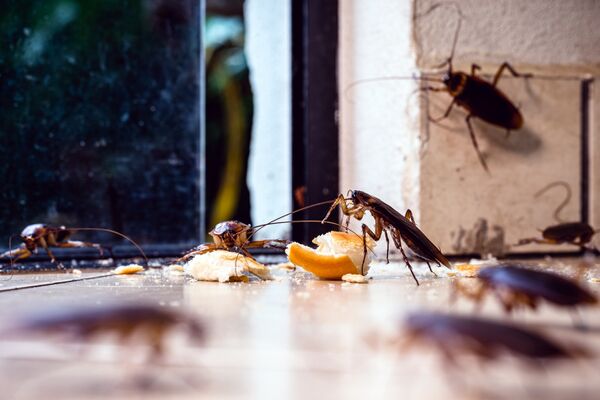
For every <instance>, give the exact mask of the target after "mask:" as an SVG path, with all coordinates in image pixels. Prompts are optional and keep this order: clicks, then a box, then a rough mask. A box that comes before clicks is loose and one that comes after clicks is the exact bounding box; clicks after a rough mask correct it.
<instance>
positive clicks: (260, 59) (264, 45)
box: [245, 0, 292, 238]
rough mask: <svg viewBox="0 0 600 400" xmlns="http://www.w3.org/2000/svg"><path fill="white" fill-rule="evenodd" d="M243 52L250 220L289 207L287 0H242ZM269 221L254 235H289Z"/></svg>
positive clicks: (285, 228) (267, 217)
mask: <svg viewBox="0 0 600 400" xmlns="http://www.w3.org/2000/svg"><path fill="white" fill-rule="evenodd" d="M245 21H246V55H247V57H248V64H249V67H250V81H251V84H252V91H253V93H254V107H255V108H254V125H253V127H252V143H251V144H250V160H249V166H248V177H247V179H248V185H249V187H250V194H251V202H252V210H251V212H252V221H253V223H254V224H255V225H257V224H261V223H265V222H267V221H269V220H271V219H273V218H275V217H278V216H280V215H282V214H285V213H287V212H289V211H290V210H291V207H292V204H291V192H292V189H291V187H292V183H291V160H292V155H291V10H290V2H289V0H246V3H245ZM290 232H291V228H290V226H289V225H285V224H284V225H274V226H270V227H268V228H265V229H264V230H261V231H260V232H259V234H257V237H256V238H285V237H289V233H290Z"/></svg>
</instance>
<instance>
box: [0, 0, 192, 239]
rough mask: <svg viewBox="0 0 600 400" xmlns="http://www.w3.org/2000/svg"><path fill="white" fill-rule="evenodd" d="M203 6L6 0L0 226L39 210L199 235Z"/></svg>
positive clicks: (55, 221) (64, 219)
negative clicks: (200, 83)
mask: <svg viewBox="0 0 600 400" xmlns="http://www.w3.org/2000/svg"><path fill="white" fill-rule="evenodd" d="M198 7H199V5H198V2H197V1H194V0H179V1H172V0H153V1H148V0H102V1H97V0H43V1H42V0H40V1H22V0H9V1H5V2H3V9H2V14H1V16H0V40H1V43H2V44H3V45H2V47H1V48H0V140H1V141H2V142H1V145H0V159H1V160H2V163H0V173H1V174H2V176H3V181H4V182H3V185H2V191H0V198H1V201H2V205H3V206H2V208H0V237H1V238H5V237H8V236H9V235H11V234H14V233H19V232H21V230H22V229H23V228H24V227H25V226H26V225H28V224H32V223H38V222H40V223H46V224H50V225H66V226H76V227H81V226H89V227H105V228H112V229H115V230H118V231H120V232H123V233H126V234H128V235H130V236H131V237H133V238H134V239H135V240H136V241H138V242H139V243H142V244H154V243H162V244H165V243H167V244H180V245H185V246H187V245H190V244H192V243H197V241H198V240H199V226H200V213H199V195H200V194H199V165H200V158H199V157H200V156H199V137H200V136H199V135H200V134H199V132H200V113H199V85H198V80H199V65H200V64H199V62H200V26H199V21H200V19H199V18H198V15H199V9H198ZM80 236H82V237H83V238H85V236H86V235H84V233H80V234H78V235H77V239H80ZM87 238H88V239H89V240H93V241H101V242H102V243H111V242H120V239H119V238H114V237H110V236H106V235H105V234H89V235H87Z"/></svg>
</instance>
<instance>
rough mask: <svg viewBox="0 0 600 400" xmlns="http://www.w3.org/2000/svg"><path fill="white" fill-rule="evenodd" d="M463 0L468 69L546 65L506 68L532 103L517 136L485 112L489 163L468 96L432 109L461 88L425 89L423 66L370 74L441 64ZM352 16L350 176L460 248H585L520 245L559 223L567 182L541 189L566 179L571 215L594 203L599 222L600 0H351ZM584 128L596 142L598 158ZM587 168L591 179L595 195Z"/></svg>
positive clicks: (509, 87) (345, 27)
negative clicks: (596, 84)
mask: <svg viewBox="0 0 600 400" xmlns="http://www.w3.org/2000/svg"><path fill="white" fill-rule="evenodd" d="M451 3H454V4H457V5H458V7H459V8H460V11H461V13H462V14H463V19H462V25H461V31H460V35H459V37H458V41H457V45H456V49H455V58H454V66H455V70H463V71H465V72H468V73H470V66H471V64H472V63H477V64H479V65H481V66H482V67H483V69H482V71H481V75H482V77H483V78H484V79H488V80H491V79H492V78H493V75H494V74H495V72H496V71H497V69H498V67H499V66H500V65H501V64H502V63H503V62H505V61H506V62H509V63H511V64H512V65H513V66H514V67H515V68H516V69H517V70H518V71H520V72H528V73H534V74H535V76H534V77H533V78H530V79H523V78H514V77H512V76H511V75H510V73H508V71H505V73H504V74H503V76H502V78H501V79H500V81H499V83H498V88H499V89H500V90H501V91H503V92H504V93H505V94H506V96H507V97H508V98H509V99H510V100H511V101H512V102H513V103H514V104H515V106H517V107H518V108H519V110H520V111H521V113H522V114H523V117H524V120H525V123H524V126H523V128H521V129H520V130H516V131H514V132H512V133H511V135H510V136H509V137H508V138H507V137H506V135H505V130H504V129H502V128H498V127H495V126H492V125H490V124H488V123H485V122H483V121H481V120H477V119H475V120H474V124H473V126H474V132H475V136H476V137H477V139H478V141H479V145H480V147H481V150H482V153H483V154H484V157H485V159H486V160H487V162H488V164H489V167H490V171H491V173H490V174H486V173H485V171H484V170H483V169H482V167H481V165H480V164H479V161H478V159H477V156H476V153H475V150H474V148H473V145H472V143H471V139H470V136H469V131H468V129H467V126H466V123H465V117H466V116H467V111H466V110H465V109H462V108H460V107H455V108H454V109H453V111H452V112H451V114H450V116H449V118H447V119H446V120H444V121H442V122H441V123H439V124H434V123H432V122H430V121H429V120H428V119H427V114H428V113H429V114H430V115H432V116H440V115H442V114H443V113H444V111H445V109H446V107H447V106H448V104H449V103H450V102H451V100H452V97H451V96H450V95H449V94H448V93H443V92H437V93H434V92H427V93H425V92H422V91H421V92H419V91H418V90H415V88H416V86H415V83H414V81H411V80H410V79H397V80H391V79H386V80H379V81H372V82H368V83H361V84H357V83H358V82H360V80H362V79H367V78H384V77H387V78H390V77H404V78H410V77H411V76H412V75H414V74H416V73H418V72H419V71H420V72H425V73H432V72H435V71H436V70H435V68H434V67H435V66H437V65H439V64H440V63H441V62H443V61H444V60H445V59H446V58H447V57H449V55H450V53H451V50H452V43H453V39H454V35H455V32H456V26H457V23H458V13H457V12H456V6H454V5H452V4H451ZM436 4H441V6H435V5H436ZM432 7H433V9H432ZM428 11H429V12H428ZM341 17H342V18H341V21H342V24H341V30H342V36H341V51H340V57H341V58H340V59H341V62H340V64H341V68H342V69H341V72H340V73H341V77H340V90H341V93H342V95H343V96H344V98H343V99H342V100H341V105H342V107H341V128H342V129H341V149H342V155H341V165H342V187H341V189H346V188H349V187H350V188H362V189H364V190H366V191H368V192H370V193H372V194H375V195H378V196H380V197H381V198H383V199H384V200H387V201H388V202H390V203H391V204H392V205H393V206H394V207H396V208H397V209H398V210H400V211H404V209H405V208H412V209H413V210H414V211H415V216H416V219H417V223H418V224H419V225H420V227H421V228H422V229H423V230H424V231H425V232H426V233H427V234H428V235H429V236H430V237H431V238H432V239H433V240H434V242H436V243H438V244H439V245H440V247H441V248H442V250H443V251H445V252H447V253H451V254H452V253H454V254H465V253H471V252H480V253H485V252H487V251H492V252H502V251H506V250H509V251H512V252H519V251H547V250H568V249H573V248H572V247H556V246H553V247H548V246H539V245H529V246H526V247H519V248H514V247H513V248H510V249H508V247H507V246H508V245H510V244H513V243H515V242H516V241H517V240H518V239H520V238H523V237H533V236H539V232H538V229H541V228H544V227H546V226H548V225H552V224H555V223H556V221H555V220H554V218H553V213H554V210H555V209H556V207H557V206H558V205H559V203H560V202H561V201H562V200H563V199H564V197H565V189H564V188H562V187H557V188H553V189H551V190H549V191H548V192H546V193H544V194H543V195H541V196H539V197H538V198H535V194H536V192H538V191H539V190H540V189H542V188H543V187H544V186H545V185H547V184H549V183H551V182H554V181H564V182H566V183H567V185H568V186H569V187H570V189H571V192H572V198H571V200H570V202H569V204H568V205H567V206H566V207H565V208H564V209H563V211H562V212H561V215H560V216H561V218H562V219H563V220H567V221H579V220H580V218H581V215H582V214H585V209H587V210H588V211H589V222H591V223H592V224H594V225H596V226H597V225H599V224H600V196H599V195H597V193H600V177H599V176H598V174H597V173H596V171H600V169H599V168H598V166H599V165H600V146H599V145H598V143H599V139H598V138H597V137H598V134H600V132H597V131H598V128H597V127H596V125H595V123H594V114H595V113H597V112H598V110H599V109H600V107H599V106H598V100H597V97H598V96H597V95H596V96H595V97H593V96H592V99H589V100H588V99H586V98H585V96H584V94H585V93H586V91H585V90H583V86H584V85H583V83H582V82H583V81H584V80H590V79H593V78H594V76H596V75H598V74H599V73H600V30H598V29H596V22H597V21H598V20H600V2H597V1H591V0H589V1H585V0H583V1H559V0H552V1H542V0H533V1H527V2H524V1H519V0H505V1H491V0H482V1H471V0H463V1H458V2H457V1H453V2H449V1H440V0H432V1H430V0H416V1H415V2H413V4H412V7H409V5H407V4H398V2H396V1H385V0H380V1H370V2H363V1H348V2H342V4H341ZM417 66H418V67H417ZM437 71H438V72H439V71H440V69H437ZM437 76H438V77H441V74H440V75H437ZM432 85H434V86H441V83H435V82H434V83H432ZM349 86H350V89H348V87H349ZM590 88H591V90H590V91H589V93H590V94H593V93H594V90H593V89H594V88H593V84H592V85H591V86H590ZM587 110H589V112H588V111H587ZM586 126H587V127H589V130H587V131H586ZM594 133H597V134H596V135H594ZM584 136H585V137H586V138H587V140H588V141H589V144H590V146H589V148H588V151H589V154H590V160H589V161H590V164H589V165H587V168H585V171H584V170H583V169H582V168H583V167H584V166H585V162H584V161H585V160H584V159H583V158H582V154H583V151H582V146H583V142H584V140H583V138H584ZM584 172H586V173H587V174H589V184H590V185H589V187H588V195H587V196H586V197H583V198H582V192H581V188H582V177H583V176H584V175H585V174H584ZM583 194H584V195H585V193H583ZM584 208H585V209H584ZM599 236H600V235H599ZM596 239H598V238H596Z"/></svg>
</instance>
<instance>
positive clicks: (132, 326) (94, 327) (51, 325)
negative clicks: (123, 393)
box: [8, 304, 205, 357]
mask: <svg viewBox="0 0 600 400" xmlns="http://www.w3.org/2000/svg"><path fill="white" fill-rule="evenodd" d="M179 326H181V327H183V328H184V329H185V330H186V331H187V332H188V333H189V334H190V336H191V338H192V339H194V340H197V341H202V340H203V339H204V337H205V327H204V324H202V323H200V322H199V321H198V320H195V319H192V318H190V317H189V316H187V315H184V314H182V313H177V312H175V311H173V310H170V309H167V308H164V307H154V306H150V305H142V304H107V305H102V306H101V307H79V308H74V309H73V308H71V307H69V308H61V309H52V310H43V311H42V312H37V313H34V314H30V315H26V316H24V317H22V318H21V319H20V320H19V321H17V323H16V324H15V327H14V328H12V329H9V330H8V333H9V334H10V333H11V332H15V333H18V334H35V333H41V334H44V335H46V334H55V335H60V336H65V337H67V338H69V339H75V340H82V341H86V342H88V341H92V340H93V339H94V338H95V337H96V336H99V335H102V334H113V335H115V336H116V337H117V338H118V339H117V340H118V341H119V342H121V344H126V343H128V342H130V341H132V340H133V339H134V338H135V339H137V338H139V339H140V340H143V341H145V343H146V344H148V345H149V346H150V347H151V349H152V353H151V354H152V356H154V357H159V356H161V355H162V354H163V350H164V342H165V339H166V337H167V334H168V332H169V331H171V330H173V329H175V328H176V327H179Z"/></svg>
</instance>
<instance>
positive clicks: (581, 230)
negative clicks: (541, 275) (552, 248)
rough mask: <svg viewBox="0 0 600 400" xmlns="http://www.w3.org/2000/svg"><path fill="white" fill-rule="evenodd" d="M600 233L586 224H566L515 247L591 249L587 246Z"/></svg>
mask: <svg viewBox="0 0 600 400" xmlns="http://www.w3.org/2000/svg"><path fill="white" fill-rule="evenodd" d="M598 232H600V231H599V230H594V228H593V227H592V226H591V225H590V224H588V223H586V222H565V223H562V224H558V225H552V226H549V227H547V228H545V229H544V230H542V231H541V233H542V238H541V239H540V238H525V239H520V240H519V241H518V242H517V244H515V245H514V246H523V245H526V244H530V243H538V244H563V243H567V244H572V245H575V246H579V247H581V248H582V249H589V248H588V246H587V244H588V243H589V242H590V241H591V240H592V237H593V236H594V235H595V234H596V233H598Z"/></svg>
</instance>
